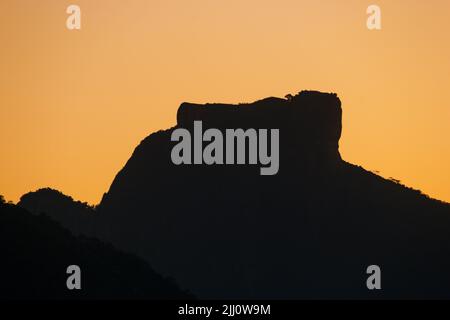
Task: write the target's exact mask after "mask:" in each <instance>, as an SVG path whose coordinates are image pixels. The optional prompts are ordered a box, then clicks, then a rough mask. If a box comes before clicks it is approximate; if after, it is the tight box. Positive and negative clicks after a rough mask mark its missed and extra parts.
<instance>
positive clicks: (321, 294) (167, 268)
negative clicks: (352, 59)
mask: <svg viewBox="0 0 450 320" xmlns="http://www.w3.org/2000/svg"><path fill="white" fill-rule="evenodd" d="M194 120H201V121H203V127H204V128H205V129H206V128H218V129H220V130H224V129H225V128H243V129H246V128H255V129H258V128H269V129H270V128H278V129H280V170H279V172H278V174H277V175H275V176H260V175H259V166H253V165H241V166H214V165H212V166H207V165H195V166H182V165H181V166H176V165H174V164H172V162H171V159H170V153H171V149H172V147H173V146H174V144H175V143H174V142H171V139H170V137H171V133H172V132H173V130H174V129H176V128H179V127H183V128H187V129H188V130H192V123H193V121H194ZM341 130H342V109H341V101H340V100H339V98H338V97H337V95H336V94H327V93H321V92H315V91H303V92H300V93H299V94H297V95H290V96H288V97H287V99H280V98H273V97H272V98H267V99H263V100H260V101H257V102H254V103H251V104H240V105H226V104H206V105H197V104H191V103H183V104H181V106H180V108H179V110H178V114H177V125H176V126H175V127H174V128H171V129H168V130H164V131H159V132H156V133H154V134H151V135H150V136H149V137H147V138H145V139H144V140H143V141H142V142H141V143H140V145H139V146H138V147H137V148H136V150H135V151H134V153H133V155H132V157H131V158H130V159H129V160H128V162H127V163H126V165H125V167H124V168H123V169H122V170H121V171H120V172H119V173H118V174H117V176H116V178H115V180H114V181H113V183H112V185H111V187H110V189H109V191H108V192H107V193H105V195H104V197H103V199H102V201H101V203H100V204H99V205H98V207H96V208H89V207H87V206H83V205H80V204H79V203H74V202H73V201H71V200H70V199H69V200H68V199H67V198H64V196H63V195H61V194H58V193H56V192H55V191H52V190H46V191H45V190H44V191H42V190H41V191H38V192H36V193H30V194H28V195H25V196H24V197H23V198H22V201H21V202H20V203H19V205H20V206H23V207H26V208H28V209H29V210H30V211H32V212H34V213H37V211H39V210H44V211H46V212H49V214H50V215H51V216H52V217H53V218H54V219H57V220H59V221H61V223H63V224H64V225H65V226H66V227H68V228H69V229H71V230H73V231H74V232H76V233H78V232H83V233H86V234H88V235H90V236H95V237H99V238H100V239H102V240H105V241H108V242H111V243H113V244H114V245H115V246H117V247H118V248H120V249H122V250H126V251H129V252H132V253H135V254H137V255H139V256H140V257H142V258H145V259H146V260H147V261H149V262H150V263H151V265H152V267H154V268H155V270H156V271H157V272H159V273H161V274H162V275H164V276H170V277H173V278H174V279H175V280H176V281H177V283H179V284H180V286H181V287H182V288H184V289H189V290H190V291H192V292H193V293H194V294H195V295H196V296H198V297H200V298H253V299H258V298H274V299H278V298H280V299H281V298H287V299H304V298H317V299H320V298H363V299H366V298H369V299H372V298H373V299H378V298H383V299H390V298H402V299H404V298H450V272H449V270H450V206H449V205H448V204H446V203H444V202H441V201H438V200H433V199H430V198H429V197H428V196H426V195H424V194H422V193H421V192H420V191H417V190H413V189H411V188H408V187H406V186H404V185H401V184H400V183H398V181H390V180H388V179H384V178H382V177H380V176H378V175H376V174H374V173H372V172H369V171H366V170H364V169H363V168H362V167H359V166H355V165H352V164H350V163H348V162H346V161H344V160H342V158H341V156H340V153H339V139H340V135H341ZM87 183H88V182H87ZM52 194H53V196H52ZM52 197H53V198H52ZM49 199H51V200H49ZM58 203H59V204H58ZM60 210H61V211H64V212H65V213H64V214H62V213H60V212H59V211H60ZM69 212H71V213H69ZM69 215H70V217H71V218H68V216H69ZM77 217H79V218H77ZM86 217H88V218H87V219H85V218H86ZM77 219H78V220H77ZM73 220H77V221H76V222H74V221H73ZM373 264H375V265H379V266H380V267H381V271H382V290H380V291H377V290H375V291H370V290H368V289H367V287H366V279H367V278H368V275H367V274H366V269H367V267H368V266H370V265H373Z"/></svg>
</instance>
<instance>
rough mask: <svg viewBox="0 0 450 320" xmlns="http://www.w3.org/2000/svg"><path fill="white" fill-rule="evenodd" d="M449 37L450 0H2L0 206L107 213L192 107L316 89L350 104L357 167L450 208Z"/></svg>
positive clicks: (349, 144) (349, 150) (347, 148)
mask: <svg viewBox="0 0 450 320" xmlns="http://www.w3.org/2000/svg"><path fill="white" fill-rule="evenodd" d="M73 3H76V4H77V5H79V6H80V7H81V11H82V29H81V30H80V31H69V30H68V29H67V28H66V25H65V21H66V18H67V14H66V8H67V6H69V5H70V4H73ZM372 3H376V4H377V5H379V6H380V7H381V9H382V30H380V31H369V30H368V29H367V28H366V18H367V15H366V8H367V7H368V6H369V5H370V4H372ZM449 31H450V2H449V1H447V0H434V1H412V0H409V1H408V0H398V1H386V0H383V1H374V2H372V1H363V0H348V1H345V2H344V1H342V0H324V1H320V2H319V1H315V0H304V1H303V0H227V1H210V0H188V1H186V0H157V1H156V0H154V1H151V0H130V1H120V0H96V1H89V0H77V1H63V0H61V1H55V0H40V1H34V0H28V1H27V0H2V1H1V2H0V41H1V43H2V49H1V53H0V54H1V60H0V68H1V72H0V90H1V91H0V145H1V157H0V177H1V178H0V194H3V195H4V196H5V198H6V199H8V200H13V201H17V200H18V199H19V197H20V196H21V195H22V194H24V193H26V192H28V191H32V190H36V189H38V188H41V187H47V186H48V187H52V188H56V189H58V190H60V191H62V192H64V193H66V194H69V195H71V196H73V197H74V198H75V199H79V200H82V201H88V202H90V203H92V204H94V203H98V202H99V201H100V199H101V196H102V194H103V193H104V192H106V191H107V190H108V188H109V185H110V184H111V182H112V180H113V178H114V176H115V174H116V173H117V172H118V171H119V170H120V169H121V168H122V167H123V165H124V164H125V162H126V161H127V159H128V158H129V157H130V155H131V153H132V151H133V149H134V147H136V146H137V144H138V143H139V142H140V141H141V140H142V139H143V138H144V137H145V136H147V135H148V134H150V133H151V132H154V131H156V130H159V129H164V128H168V127H170V126H172V125H174V124H175V116H176V110H177V108H178V106H179V105H180V103H181V102H183V101H191V102H199V103H203V102H230V103H238V102H251V101H253V100H257V99H260V98H264V97H267V96H281V97H283V96H284V95H285V94H287V93H296V92H298V91H300V90H303V89H311V90H320V91H327V92H336V93H338V95H339V97H340V98H341V100H342V102H343V117H344V119H343V135H342V138H341V141H340V151H341V155H342V157H343V159H345V160H347V161H349V162H352V163H355V164H359V165H362V166H363V167H365V168H366V169H369V170H377V171H379V172H380V174H381V175H382V176H385V177H394V178H396V179H399V180H401V181H402V182H403V183H405V184H406V185H408V186H411V187H414V188H417V189H420V190H422V191H423V192H424V193H427V194H429V195H430V196H432V197H435V198H438V199H442V200H446V201H450V165H449V164H450V139H449V137H450V126H449V121H450V90H449V84H450V82H449V74H450V42H449V41H448V33H449ZM282 165H283V163H280V166H282Z"/></svg>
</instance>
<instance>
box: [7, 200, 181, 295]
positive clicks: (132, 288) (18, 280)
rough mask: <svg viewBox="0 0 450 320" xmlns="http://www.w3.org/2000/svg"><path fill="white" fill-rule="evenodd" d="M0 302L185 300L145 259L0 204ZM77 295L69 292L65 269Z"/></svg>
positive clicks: (19, 209) (15, 207)
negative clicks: (76, 278) (75, 274)
mask: <svg viewBox="0 0 450 320" xmlns="http://www.w3.org/2000/svg"><path fill="white" fill-rule="evenodd" d="M0 255H1V263H0V274H1V275H2V279H1V281H0V299H86V298H89V299H116V298H122V299H129V298H135V299H136V298H141V299H147V298H148V299H168V298H188V297H189V296H188V294H186V293H184V292H182V291H181V290H180V289H178V287H177V286H176V285H175V284H174V283H173V282H171V281H169V280H167V279H164V278H162V277H161V276H159V275H158V274H156V273H155V272H154V271H153V270H152V269H151V268H150V267H149V266H148V265H147V263H146V262H144V261H143V260H141V259H139V258H137V257H135V256H133V255H130V254H124V253H121V252H119V251H117V250H115V249H114V248H113V247H112V246H110V245H105V244H103V243H102V242H100V241H98V240H93V239H88V238H85V237H74V236H72V235H71V234H70V233H69V232H68V231H67V230H65V229H63V228H61V227H60V226H59V224H58V223H57V222H54V221H52V220H50V219H49V218H48V217H46V216H43V215H40V216H36V215H32V214H30V213H28V212H27V211H26V210H24V209H22V208H19V207H17V206H14V205H11V204H3V203H1V204H0ZM73 264H75V265H78V266H80V268H81V275H82V277H81V280H82V281H81V285H82V289H81V290H74V291H69V290H68V289H67V287H66V280H67V277H68V276H69V275H67V274H66V269H67V267H68V266H69V265H73Z"/></svg>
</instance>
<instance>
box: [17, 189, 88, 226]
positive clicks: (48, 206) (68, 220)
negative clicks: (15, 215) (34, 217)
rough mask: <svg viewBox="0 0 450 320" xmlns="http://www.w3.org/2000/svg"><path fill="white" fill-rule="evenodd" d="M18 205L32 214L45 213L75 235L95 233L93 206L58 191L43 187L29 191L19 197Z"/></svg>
mask: <svg viewBox="0 0 450 320" xmlns="http://www.w3.org/2000/svg"><path fill="white" fill-rule="evenodd" d="M18 205H19V206H20V207H23V208H26V209H27V210H28V211H30V212H31V213H34V214H40V213H45V214H46V215H48V216H49V217H51V218H53V219H54V220H56V221H58V222H60V223H61V225H62V226H63V227H65V228H68V229H70V231H71V232H72V233H73V234H75V235H80V234H83V235H94V234H95V232H94V230H93V229H94V228H95V227H94V223H95V222H94V213H95V210H94V208H93V207H91V206H89V205H88V204H87V203H82V202H80V201H75V200H74V199H73V198H72V197H69V196H66V195H64V194H63V193H61V192H60V191H57V190H54V189H50V188H45V189H39V190H37V191H35V192H29V193H27V194H25V195H23V196H22V197H21V198H20V201H19V203H18Z"/></svg>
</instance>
